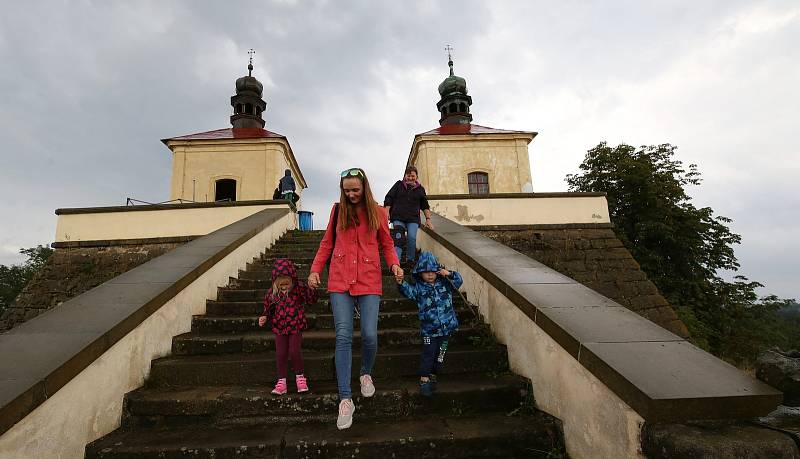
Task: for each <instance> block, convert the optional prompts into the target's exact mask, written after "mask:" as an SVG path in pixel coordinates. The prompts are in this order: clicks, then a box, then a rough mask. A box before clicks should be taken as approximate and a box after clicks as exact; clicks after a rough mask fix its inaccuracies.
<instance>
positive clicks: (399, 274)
mask: <svg viewBox="0 0 800 459" xmlns="http://www.w3.org/2000/svg"><path fill="white" fill-rule="evenodd" d="M392 274H394V280H395V281H397V283H398V284H399V283H402V282H403V268H401V267H400V266H399V265H392Z"/></svg>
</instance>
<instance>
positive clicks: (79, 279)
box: [0, 242, 183, 332]
mask: <svg viewBox="0 0 800 459" xmlns="http://www.w3.org/2000/svg"><path fill="white" fill-rule="evenodd" d="M182 243H183V242H167V243H165V242H162V243H151V244H147V243H142V244H134V245H119V246H105V247H68V248H56V249H55V251H54V252H53V255H51V256H50V258H49V259H48V260H47V263H45V265H44V266H43V267H42V269H41V270H40V271H39V272H38V273H36V274H35V275H34V277H33V279H31V281H30V282H29V283H28V285H27V286H25V288H24V289H23V290H22V292H20V294H19V296H17V299H16V300H15V302H14V303H13V304H12V305H11V307H9V308H8V309H7V310H6V311H5V312H4V313H3V314H2V316H0V332H4V331H7V330H9V329H11V328H12V327H14V326H16V325H18V324H20V323H22V322H25V321H27V320H30V319H32V318H34V317H36V316H38V315H39V314H41V313H43V312H45V311H47V310H48V309H51V308H53V307H54V306H57V305H59V304H61V303H63V302H64V301H67V300H69V299H70V298H73V297H75V296H78V295H80V294H81V293H83V292H85V291H87V290H90V289H92V288H94V287H96V286H98V285H100V284H102V283H103V282H106V281H108V280H110V279H112V278H114V277H116V276H119V275H120V274H122V273H124V272H126V271H128V270H131V269H133V268H135V267H137V266H139V265H140V264H142V263H144V262H146V261H148V260H150V259H152V258H155V257H157V256H159V255H162V254H164V253H166V252H168V251H170V250H172V249H174V248H175V247H177V246H179V245H181V244H182Z"/></svg>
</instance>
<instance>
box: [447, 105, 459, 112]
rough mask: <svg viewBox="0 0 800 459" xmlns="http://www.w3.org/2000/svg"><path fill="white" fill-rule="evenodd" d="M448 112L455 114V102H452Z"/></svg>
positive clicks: (456, 109) (456, 107)
mask: <svg viewBox="0 0 800 459" xmlns="http://www.w3.org/2000/svg"><path fill="white" fill-rule="evenodd" d="M448 110H449V111H450V113H455V112H457V111H458V105H457V104H456V103H455V102H453V103H452V104H450V107H449V108H448Z"/></svg>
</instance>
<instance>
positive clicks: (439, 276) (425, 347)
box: [398, 252, 464, 396]
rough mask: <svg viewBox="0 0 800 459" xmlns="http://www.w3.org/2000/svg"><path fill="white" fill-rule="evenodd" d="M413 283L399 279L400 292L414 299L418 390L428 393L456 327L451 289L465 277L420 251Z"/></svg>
mask: <svg viewBox="0 0 800 459" xmlns="http://www.w3.org/2000/svg"><path fill="white" fill-rule="evenodd" d="M413 277H414V280H415V283H414V284H409V283H408V282H405V281H403V282H399V281H398V288H399V289H400V293H401V294H402V295H403V296H404V297H406V298H408V299H411V300H414V301H416V302H417V308H418V313H419V328H420V330H419V331H420V335H421V336H422V354H421V355H420V365H419V391H420V393H421V394H422V395H425V396H431V395H432V394H433V392H434V391H435V390H436V375H437V374H438V373H439V371H440V370H441V369H442V365H443V364H444V355H445V353H446V352H447V344H448V341H449V339H450V335H452V334H453V332H455V331H456V330H458V317H457V316H456V311H455V310H454V309H453V293H454V292H456V291H457V290H458V289H459V288H460V287H461V285H462V284H463V283H464V280H463V279H462V277H461V274H459V273H457V272H455V271H448V270H446V269H444V268H443V267H442V266H441V265H439V261H438V260H437V259H436V256H434V255H433V254H432V253H430V252H422V253H421V254H420V255H419V261H417V264H416V265H415V266H414V270H413Z"/></svg>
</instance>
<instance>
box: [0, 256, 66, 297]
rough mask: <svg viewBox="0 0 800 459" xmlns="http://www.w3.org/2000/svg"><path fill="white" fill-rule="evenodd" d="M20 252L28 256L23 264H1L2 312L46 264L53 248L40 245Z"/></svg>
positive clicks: (0, 295) (0, 291)
mask: <svg viewBox="0 0 800 459" xmlns="http://www.w3.org/2000/svg"><path fill="white" fill-rule="evenodd" d="M19 253H21V254H23V255H26V256H27V257H28V258H27V259H26V260H25V261H24V262H23V263H22V264H17V265H11V266H5V265H0V312H2V311H3V310H4V309H5V308H7V307H8V306H9V305H11V303H12V302H13V301H14V299H15V298H16V297H17V295H19V292H21V291H22V289H23V288H24V287H25V285H27V284H28V281H30V280H31V277H33V275H34V274H36V272H37V271H39V269H41V268H42V266H44V264H45V262H46V261H47V259H48V258H49V257H50V255H52V254H53V249H51V248H49V247H46V246H41V245H39V246H36V247H32V248H29V249H21V250H20V251H19Z"/></svg>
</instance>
